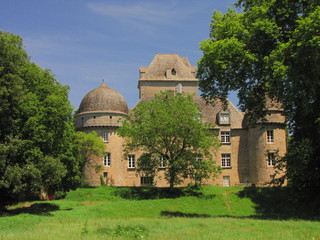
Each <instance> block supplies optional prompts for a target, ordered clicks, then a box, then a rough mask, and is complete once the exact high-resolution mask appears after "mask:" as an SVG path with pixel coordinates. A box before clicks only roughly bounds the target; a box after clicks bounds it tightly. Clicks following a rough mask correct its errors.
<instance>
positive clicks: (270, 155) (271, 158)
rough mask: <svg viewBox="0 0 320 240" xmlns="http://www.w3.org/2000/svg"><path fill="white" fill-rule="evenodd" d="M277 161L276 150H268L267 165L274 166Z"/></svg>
mask: <svg viewBox="0 0 320 240" xmlns="http://www.w3.org/2000/svg"><path fill="white" fill-rule="evenodd" d="M275 163H276V154H275V153H274V152H268V159H267V166H268V167H274V166H275Z"/></svg>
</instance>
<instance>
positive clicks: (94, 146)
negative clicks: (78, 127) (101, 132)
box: [75, 131, 106, 172]
mask: <svg viewBox="0 0 320 240" xmlns="http://www.w3.org/2000/svg"><path fill="white" fill-rule="evenodd" d="M75 143H76V144H77V147H78V151H79V152H80V153H81V156H82V159H83V161H82V162H83V164H84V162H85V159H88V158H89V156H90V155H96V156H99V157H102V156H103V155H104V154H105V152H106V145H105V144H104V143H103V141H102V140H101V138H100V137H99V136H98V134H97V133H96V132H95V131H92V132H89V133H85V132H80V131H78V132H76V139H75ZM82 166H83V165H82ZM98 172H99V171H98Z"/></svg>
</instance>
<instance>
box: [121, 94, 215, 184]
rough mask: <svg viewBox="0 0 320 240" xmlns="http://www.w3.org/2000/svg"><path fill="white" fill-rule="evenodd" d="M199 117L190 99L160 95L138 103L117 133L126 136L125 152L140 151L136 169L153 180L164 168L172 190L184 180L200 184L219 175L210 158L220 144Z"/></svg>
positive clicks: (198, 110)
mask: <svg viewBox="0 0 320 240" xmlns="http://www.w3.org/2000/svg"><path fill="white" fill-rule="evenodd" d="M201 117H202V115H201V113H200V109H199V107H198V106H197V105H196V104H195V103H194V101H193V99H192V97H191V96H186V95H183V94H179V93H177V94H176V95H173V94H171V93H170V92H163V93H161V94H159V95H157V96H156V97H155V98H154V99H149V100H145V101H142V102H140V103H139V104H138V105H137V106H136V107H135V108H134V110H133V112H132V113H131V114H130V116H129V118H127V119H126V120H125V121H124V122H123V126H122V127H120V128H119V129H118V133H119V135H120V136H122V137H125V140H126V152H131V151H133V150H139V151H141V152H143V154H142V156H141V157H140V158H139V159H138V164H137V165H138V167H137V170H138V171H139V172H140V173H142V174H143V175H144V176H149V177H154V176H155V175H156V173H157V171H158V170H159V166H160V165H162V166H165V168H166V170H165V179H166V180H167V182H168V183H169V185H170V188H171V189H172V188H173V187H174V186H175V185H176V184H179V183H180V182H181V181H182V180H183V179H184V178H191V179H194V180H195V181H196V182H198V183H201V179H204V178H209V177H214V176H215V174H216V173H218V172H219V167H217V166H216V165H215V162H214V161H213V157H212V152H213V151H214V150H215V149H216V148H217V147H218V146H219V141H218V139H217V137H216V136H215V135H214V133H213V132H212V131H210V130H209V129H208V127H209V125H207V124H205V123H203V122H202V118H201Z"/></svg>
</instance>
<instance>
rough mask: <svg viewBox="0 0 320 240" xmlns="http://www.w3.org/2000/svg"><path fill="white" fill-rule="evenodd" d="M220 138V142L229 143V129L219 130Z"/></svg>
mask: <svg viewBox="0 0 320 240" xmlns="http://www.w3.org/2000/svg"><path fill="white" fill-rule="evenodd" d="M220 140H221V143H222V144H230V143H231V131H220Z"/></svg>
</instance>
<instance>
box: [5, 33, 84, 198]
mask: <svg viewBox="0 0 320 240" xmlns="http://www.w3.org/2000/svg"><path fill="white" fill-rule="evenodd" d="M72 111H73V109H72V107H71V105H70V102H69V100H68V87H67V86H63V85H61V84H60V83H59V82H58V81H57V80H56V79H55V78H54V77H53V75H52V74H51V73H50V71H49V70H43V69H41V68H40V67H39V66H37V65H36V64H34V63H31V62H30V60H29V56H28V55H27V53H26V51H25V50H24V49H23V45H22V39H21V38H20V37H19V36H16V35H13V34H9V33H5V32H0V167H1V168H0V194H1V195H2V196H5V197H13V198H17V197H20V198H26V197H27V198H28V197H36V196H38V195H39V193H40V190H44V191H45V192H46V193H47V194H49V195H52V194H54V193H55V192H56V191H68V190H70V189H74V188H75V187H77V186H78V185H79V183H80V165H79V158H78V153H77V151H76V147H75V145H74V143H73V141H74V138H75V130H74V126H73V117H72Z"/></svg>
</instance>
